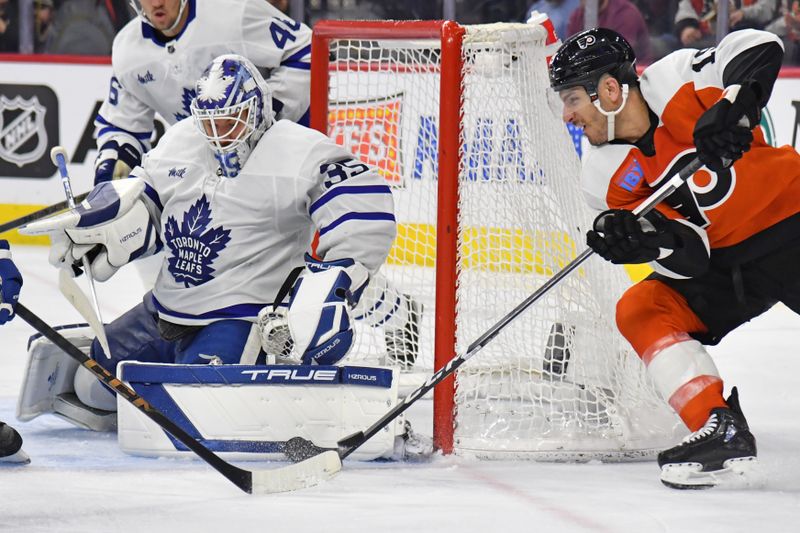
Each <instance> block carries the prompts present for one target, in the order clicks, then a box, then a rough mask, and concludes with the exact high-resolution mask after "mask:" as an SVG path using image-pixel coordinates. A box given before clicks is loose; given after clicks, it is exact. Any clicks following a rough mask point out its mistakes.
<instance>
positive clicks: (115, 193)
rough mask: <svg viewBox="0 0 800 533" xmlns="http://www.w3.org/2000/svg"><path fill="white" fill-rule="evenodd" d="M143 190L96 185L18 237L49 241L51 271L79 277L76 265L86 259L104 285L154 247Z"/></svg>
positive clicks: (139, 185)
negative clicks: (83, 197) (69, 272)
mask: <svg viewBox="0 0 800 533" xmlns="http://www.w3.org/2000/svg"><path fill="white" fill-rule="evenodd" d="M144 186H145V185H144V182H143V181H142V180H140V179H139V178H131V179H123V180H117V181H110V182H105V183H101V184H99V185H97V186H96V187H95V188H94V189H93V190H92V192H91V193H89V196H88V197H87V198H86V200H84V201H83V202H81V204H80V205H78V206H76V207H75V208H74V209H70V210H69V211H67V212H65V213H62V214H59V215H56V216H52V217H48V218H45V219H42V220H38V221H36V222H33V223H31V224H28V225H27V226H25V227H23V228H21V229H20V233H24V234H27V235H41V234H48V235H50V239H51V242H52V245H51V247H50V263H51V264H52V265H54V266H56V267H59V268H65V267H71V268H72V270H73V272H80V269H79V268H78V265H80V264H81V261H82V259H83V256H85V255H86V256H87V257H89V259H90V261H89V263H90V265H91V269H92V274H93V275H94V277H95V278H96V279H97V280H98V281H105V280H107V279H108V278H110V277H111V276H112V275H113V274H114V273H115V272H116V271H117V270H118V269H119V268H120V267H121V266H123V265H125V264H127V263H129V262H131V261H133V260H134V259H136V258H138V257H144V256H146V255H151V254H152V253H155V252H156V251H157V248H158V247H159V242H160V241H159V239H158V231H157V229H156V226H155V224H154V220H155V217H154V216H152V215H151V213H150V210H149V209H148V206H147V204H146V203H145V202H146V201H145V199H144V195H143V192H144Z"/></svg>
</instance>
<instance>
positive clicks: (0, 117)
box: [0, 95, 47, 167]
mask: <svg viewBox="0 0 800 533" xmlns="http://www.w3.org/2000/svg"><path fill="white" fill-rule="evenodd" d="M46 114H47V108H45V107H44V106H43V105H41V104H40V103H39V99H38V98H37V97H36V96H34V97H32V98H30V99H25V98H22V97H21V96H16V97H14V98H12V99H8V98H6V97H5V96H4V95H0V157H2V158H3V159H5V160H6V161H9V162H11V163H14V164H15V165H17V166H18V167H23V166H25V165H27V164H29V163H33V162H34V161H36V160H37V159H39V158H41V157H42V155H43V154H44V153H45V151H46V150H47V131H46V130H45V127H44V118H45V115H46Z"/></svg>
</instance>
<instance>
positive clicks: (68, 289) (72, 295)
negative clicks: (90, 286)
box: [58, 268, 111, 359]
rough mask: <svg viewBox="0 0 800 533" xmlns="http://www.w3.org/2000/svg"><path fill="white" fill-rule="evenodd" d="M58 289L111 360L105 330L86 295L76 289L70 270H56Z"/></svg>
mask: <svg viewBox="0 0 800 533" xmlns="http://www.w3.org/2000/svg"><path fill="white" fill-rule="evenodd" d="M58 289H59V290H60V291H61V294H63V295H64V298H66V299H67V301H68V302H69V303H70V304H72V307H74V308H75V310H76V311H78V313H80V315H81V316H82V317H83V319H84V320H85V321H86V322H87V323H88V324H89V327H90V328H92V331H93V332H94V334H95V336H96V337H97V340H98V342H100V346H102V347H103V351H104V352H105V354H106V357H107V358H109V359H111V348H109V346H108V337H106V328H105V326H104V325H103V322H102V321H101V319H100V317H99V316H98V315H97V314H96V313H95V312H94V310H93V309H92V304H91V303H89V299H88V298H87V297H86V294H84V292H83V291H82V290H81V288H80V287H78V284H77V283H75V279H74V278H73V277H72V276H71V275H70V270H68V269H66V268H60V269H58Z"/></svg>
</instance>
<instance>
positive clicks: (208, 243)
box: [131, 120, 396, 324]
mask: <svg viewBox="0 0 800 533" xmlns="http://www.w3.org/2000/svg"><path fill="white" fill-rule="evenodd" d="M217 170H218V161H217V159H216V158H215V157H214V153H213V151H212V150H211V148H210V146H209V145H208V143H207V142H206V141H205V139H204V138H203V137H202V135H201V134H200V133H199V131H197V129H196V127H195V125H194V123H193V121H191V120H185V121H182V122H179V123H178V124H176V125H175V126H173V127H172V128H170V130H169V131H167V133H166V134H165V135H164V137H163V138H162V139H161V141H160V142H159V144H158V146H157V147H156V148H154V149H153V150H151V151H150V152H148V153H147V154H146V155H145V157H144V161H143V162H142V166H141V167H137V168H136V169H134V170H133V172H132V173H131V175H132V176H138V177H141V178H142V179H144V181H145V183H146V184H147V185H146V188H145V194H146V195H147V196H148V198H149V199H150V200H151V201H152V203H153V204H154V208H155V210H156V212H157V213H158V214H159V219H160V237H161V241H162V242H163V247H164V251H165V258H164V262H163V264H162V266H161V271H160V272H159V275H158V279H157V281H156V284H155V287H154V289H153V297H154V301H155V303H156V307H157V309H158V311H159V314H160V316H161V317H162V318H164V319H165V320H168V321H170V322H173V323H176V324H207V323H210V322H213V321H215V320H220V319H231V318H238V319H245V320H253V321H254V320H255V318H256V315H257V314H258V311H259V310H260V309H261V308H262V307H264V306H265V305H266V304H272V302H273V301H274V299H275V297H276V295H277V292H278V291H279V289H280V288H281V286H282V284H283V282H284V281H285V279H286V278H287V276H288V274H289V273H290V272H291V270H292V269H294V268H295V267H298V266H302V265H303V264H304V261H303V256H304V254H305V253H306V252H307V251H309V250H310V246H311V242H312V238H313V237H314V233H315V231H318V232H319V243H318V245H317V256H318V257H320V258H323V259H324V260H326V261H331V260H336V259H346V258H351V259H354V260H355V261H358V262H360V263H361V264H362V265H364V266H365V267H366V268H367V270H369V271H370V273H373V274H374V273H375V272H376V271H377V270H378V268H379V267H380V266H381V265H382V264H383V262H384V261H385V260H386V257H387V256H388V254H389V249H390V248H391V244H392V241H393V240H394V237H395V231H396V228H395V218H394V203H393V200H392V194H391V190H390V188H389V186H388V185H387V183H386V181H385V180H384V179H383V178H382V177H381V176H380V175H379V174H378V172H377V171H376V170H375V169H374V168H372V167H370V166H368V165H366V164H364V163H362V162H360V161H358V160H356V159H354V157H353V155H352V154H350V153H349V152H348V151H347V150H345V149H344V148H342V147H341V146H339V145H337V144H335V143H334V142H333V141H332V140H330V139H329V138H328V137H326V136H325V135H323V134H321V133H319V132H317V131H315V130H312V129H309V128H306V127H304V126H300V125H298V124H295V123H294V122H291V121H288V120H281V121H279V122H277V123H275V124H274V125H273V126H272V127H271V128H269V129H268V130H267V131H266V133H264V136H263V137H262V138H261V139H260V140H259V142H258V144H257V145H256V147H255V148H254V149H253V152H252V153H251V154H250V156H249V157H248V159H247V162H246V163H245V165H244V166H243V168H242V169H241V171H240V173H239V175H238V176H237V177H235V178H225V177H220V176H218V175H217ZM284 303H285V302H284Z"/></svg>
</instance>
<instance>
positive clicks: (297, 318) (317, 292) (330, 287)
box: [288, 254, 369, 365]
mask: <svg viewBox="0 0 800 533" xmlns="http://www.w3.org/2000/svg"><path fill="white" fill-rule="evenodd" d="M368 280H369V273H368V272H367V269H366V268H364V266H362V265H361V264H359V263H357V262H355V261H353V260H352V259H340V260H336V261H318V260H316V259H314V258H312V257H311V256H309V255H308V254H306V270H305V272H304V273H303V275H302V276H301V277H300V279H298V280H297V283H296V284H295V286H294V290H293V292H292V298H291V300H290V301H289V313H288V321H289V330H290V332H291V336H292V339H293V340H294V353H295V354H296V355H297V356H299V357H300V360H301V362H302V363H303V364H312V363H316V364H320V365H332V364H335V363H337V362H339V361H341V360H342V359H343V358H344V357H345V356H346V355H347V353H348V352H349V351H350V348H352V346H353V320H352V318H351V316H350V311H351V310H352V309H353V307H355V305H356V303H357V302H358V299H359V297H360V295H361V292H362V291H363V289H364V287H365V286H366V284H367V281H368Z"/></svg>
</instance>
